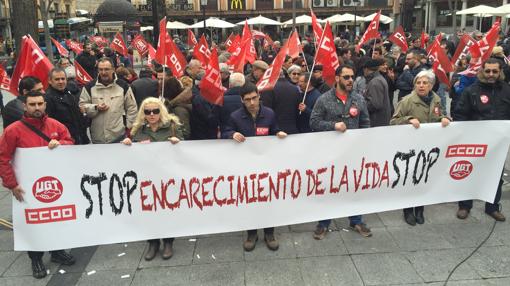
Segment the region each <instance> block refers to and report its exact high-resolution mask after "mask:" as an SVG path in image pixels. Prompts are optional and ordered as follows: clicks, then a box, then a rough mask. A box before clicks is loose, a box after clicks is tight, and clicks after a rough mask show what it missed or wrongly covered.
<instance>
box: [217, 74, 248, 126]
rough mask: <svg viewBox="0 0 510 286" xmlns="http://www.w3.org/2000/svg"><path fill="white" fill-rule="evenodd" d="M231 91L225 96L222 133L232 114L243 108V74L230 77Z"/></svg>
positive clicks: (221, 120)
mask: <svg viewBox="0 0 510 286" xmlns="http://www.w3.org/2000/svg"><path fill="white" fill-rule="evenodd" d="M229 81H230V82H229V89H228V90H227V91H225V94H224V96H223V106H222V107H221V110H220V131H221V132H223V131H225V127H226V126H227V123H228V120H229V119H230V114H232V112H234V111H236V110H238V109H239V108H241V107H242V106H243V101H242V100H241V95H240V93H241V87H242V86H243V85H244V84H245V77H244V75H243V74H242V73H237V72H235V73H233V74H232V75H230V77H229Z"/></svg>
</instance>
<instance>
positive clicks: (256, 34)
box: [251, 30, 266, 39]
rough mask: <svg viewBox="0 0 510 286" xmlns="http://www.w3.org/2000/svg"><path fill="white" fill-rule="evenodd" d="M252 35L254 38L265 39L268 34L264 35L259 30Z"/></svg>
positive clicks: (252, 31)
mask: <svg viewBox="0 0 510 286" xmlns="http://www.w3.org/2000/svg"><path fill="white" fill-rule="evenodd" d="M251 34H252V35H253V37H254V38H258V39H263V38H265V36H266V34H264V33H262V32H261V31H259V30H251Z"/></svg>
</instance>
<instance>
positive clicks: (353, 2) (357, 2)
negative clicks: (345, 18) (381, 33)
mask: <svg viewBox="0 0 510 286" xmlns="http://www.w3.org/2000/svg"><path fill="white" fill-rule="evenodd" d="M358 4H359V0H352V6H354V29H353V30H352V31H353V35H354V36H353V38H352V42H353V43H354V41H355V40H356V35H357V31H356V17H357V15H356V8H357V7H358Z"/></svg>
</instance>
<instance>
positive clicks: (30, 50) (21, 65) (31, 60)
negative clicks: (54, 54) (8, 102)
mask: <svg viewBox="0 0 510 286" xmlns="http://www.w3.org/2000/svg"><path fill="white" fill-rule="evenodd" d="M51 69H53V64H52V63H51V62H50V60H49V59H48V58H47V57H46V56H45V55H44V53H43V51H42V50H41V48H39V46H38V45H37V44H36V43H35V41H34V40H33V39H32V37H30V35H27V36H23V37H22V38H21V50H20V54H19V57H18V61H17V62H16V67H15V68H14V72H13V73H12V79H11V85H10V89H9V91H10V92H11V93H12V94H16V95H17V94H18V83H19V81H20V80H21V79H22V78H23V77H25V76H29V75H30V76H34V77H36V78H38V79H40V80H41V82H42V83H43V86H44V89H46V88H47V87H48V74H49V72H50V70H51Z"/></svg>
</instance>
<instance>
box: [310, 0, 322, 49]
mask: <svg viewBox="0 0 510 286" xmlns="http://www.w3.org/2000/svg"><path fill="white" fill-rule="evenodd" d="M310 13H311V14H312V28H313V36H314V38H315V46H317V45H318V44H319V42H320V41H321V36H322V32H323V30H322V26H321V24H320V23H319V21H317V17H316V16H315V13H313V10H312V9H310Z"/></svg>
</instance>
